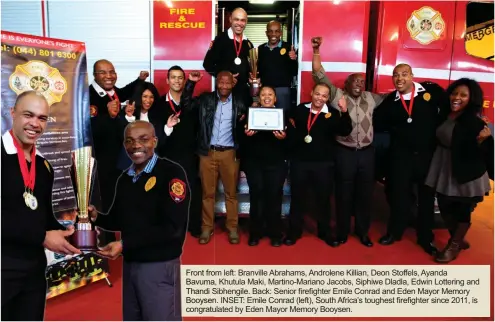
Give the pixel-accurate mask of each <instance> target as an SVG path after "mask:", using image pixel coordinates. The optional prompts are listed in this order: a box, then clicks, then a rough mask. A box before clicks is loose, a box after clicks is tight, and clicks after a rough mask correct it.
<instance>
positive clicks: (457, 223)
mask: <svg viewBox="0 0 495 322" xmlns="http://www.w3.org/2000/svg"><path fill="white" fill-rule="evenodd" d="M447 94H448V96H449V98H450V112H448V114H446V115H443V117H442V121H443V122H442V123H441V125H440V126H439V127H438V128H437V141H438V145H437V149H436V151H435V155H434V157H433V160H432V162H431V165H430V170H429V173H428V177H427V178H426V185H428V186H430V187H432V188H434V189H435V190H436V192H437V198H438V206H439V207H440V212H441V214H442V217H443V218H444V220H445V222H446V223H447V225H448V226H449V231H450V234H451V238H450V240H449V243H448V244H447V246H446V247H445V249H444V250H443V251H442V252H440V253H438V254H437V255H436V257H435V260H436V261H437V262H440V263H448V262H450V261H452V260H454V259H455V258H456V257H457V256H458V254H459V252H460V251H461V250H462V249H467V248H468V247H469V245H468V244H467V243H466V242H465V241H464V237H465V236H466V233H467V232H468V230H469V227H470V225H471V213H472V212H473V209H474V207H475V206H476V204H477V203H478V202H480V201H482V200H483V196H485V195H486V194H488V193H489V192H490V189H491V188H490V178H489V173H488V171H487V170H488V169H492V168H493V164H487V162H486V158H485V155H486V153H487V151H489V150H491V154H493V137H492V136H491V135H490V133H489V131H488V132H487V129H488V128H487V127H486V123H485V122H484V121H483V120H482V119H481V118H480V117H479V114H480V112H481V108H482V102H483V91H482V90H481V87H480V85H479V84H478V83H477V82H476V81H474V80H471V79H467V78H461V79H459V80H457V81H455V82H454V83H452V84H451V85H450V86H449V88H448V89H447ZM447 111H448V110H447ZM480 134H481V135H482V136H481V137H480ZM488 153H490V152H488ZM490 173H493V172H492V171H490Z"/></svg>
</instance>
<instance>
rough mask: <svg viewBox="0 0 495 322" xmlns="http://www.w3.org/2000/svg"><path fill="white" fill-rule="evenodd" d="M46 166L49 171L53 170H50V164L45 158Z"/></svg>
mask: <svg viewBox="0 0 495 322" xmlns="http://www.w3.org/2000/svg"><path fill="white" fill-rule="evenodd" d="M45 167H46V168H47V169H48V172H52V170H50V164H49V163H48V161H46V160H45Z"/></svg>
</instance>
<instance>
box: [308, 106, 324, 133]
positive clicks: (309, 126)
mask: <svg viewBox="0 0 495 322" xmlns="http://www.w3.org/2000/svg"><path fill="white" fill-rule="evenodd" d="M320 113H321V109H320V110H319V111H318V113H316V114H315V117H314V118H313V120H311V116H312V114H313V105H311V108H310V109H309V115H308V133H309V131H310V130H311V128H312V127H313V125H314V124H315V122H316V119H317V118H318V115H320Z"/></svg>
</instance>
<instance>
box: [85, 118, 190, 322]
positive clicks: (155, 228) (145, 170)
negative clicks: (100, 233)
mask: <svg viewBox="0 0 495 322" xmlns="http://www.w3.org/2000/svg"><path fill="white" fill-rule="evenodd" d="M157 143H158V139H157V137H156V135H155V128H154V126H153V125H152V124H151V123H149V122H146V121H135V122H133V123H130V124H129V125H127V127H126V129H125V132H124V146H125V150H126V152H127V154H128V156H129V158H130V159H131V160H132V163H133V164H132V166H131V167H130V168H129V169H128V170H126V171H124V172H122V174H121V175H120V177H119V179H118V181H117V186H116V188H115V197H114V202H113V205H112V208H111V209H110V212H109V213H108V215H98V214H97V213H96V211H95V209H94V207H91V208H90V211H91V218H92V220H93V221H95V224H96V225H97V226H98V227H102V228H104V229H107V230H114V231H120V232H121V234H122V240H120V241H115V242H111V243H109V244H108V245H106V246H104V247H102V248H101V249H100V251H99V252H98V253H99V254H100V255H102V256H104V257H108V258H110V259H116V258H117V257H118V256H120V255H121V254H122V255H123V256H124V266H123V271H124V272H123V300H122V308H123V317H124V321H181V316H182V315H181V296H180V256H181V255H182V247H183V244H184V241H185V235H186V231H187V223H188V218H189V206H190V198H191V191H190V189H189V184H188V180H187V175H186V172H185V170H184V169H183V168H182V166H180V165H179V164H178V163H176V162H173V161H171V160H169V159H165V158H158V156H157V155H156V154H155V148H156V145H157Z"/></svg>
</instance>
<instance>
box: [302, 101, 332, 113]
mask: <svg viewBox="0 0 495 322" xmlns="http://www.w3.org/2000/svg"><path fill="white" fill-rule="evenodd" d="M306 107H307V108H309V109H310V108H311V103H308V104H306ZM311 112H312V113H313V114H318V112H317V111H315V110H313V109H312V110H311ZM321 113H325V114H326V113H328V106H327V104H325V105H323V107H322V108H321Z"/></svg>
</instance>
